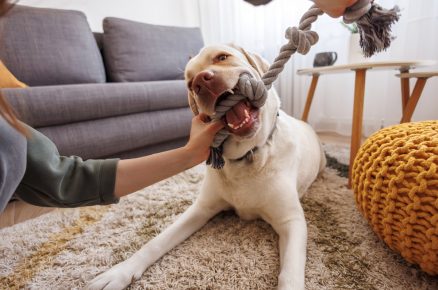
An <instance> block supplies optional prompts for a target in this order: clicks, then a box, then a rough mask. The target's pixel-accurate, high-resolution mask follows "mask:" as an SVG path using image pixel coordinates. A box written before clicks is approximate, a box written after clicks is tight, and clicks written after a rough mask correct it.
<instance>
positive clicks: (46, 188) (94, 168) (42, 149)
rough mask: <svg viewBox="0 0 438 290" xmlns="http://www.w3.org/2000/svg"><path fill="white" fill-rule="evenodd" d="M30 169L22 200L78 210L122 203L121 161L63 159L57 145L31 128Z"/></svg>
mask: <svg viewBox="0 0 438 290" xmlns="http://www.w3.org/2000/svg"><path fill="white" fill-rule="evenodd" d="M27 128H28V130H29V133H30V137H29V138H28V142H27V166H26V172H25V174H24V177H23V179H22V181H21V183H20V185H19V186H18V188H17V190H16V194H17V195H18V197H19V198H21V199H22V200H24V201H26V202H28V203H31V204H34V205H38V206H50V207H52V206H53V207H78V206H87V205H97V204H111V203H116V202H118V198H116V197H115V196H114V187H115V179H116V170H117V162H118V161H119V159H105V160H86V161H83V160H82V159H81V158H80V157H77V156H70V157H66V156H60V155H59V152H58V149H57V148H56V146H55V144H53V142H52V141H50V140H49V139H48V138H47V137H46V136H44V135H43V134H41V133H40V132H38V131H36V130H35V129H32V128H30V127H27Z"/></svg>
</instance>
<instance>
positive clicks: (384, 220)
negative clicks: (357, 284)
mask: <svg viewBox="0 0 438 290" xmlns="http://www.w3.org/2000/svg"><path fill="white" fill-rule="evenodd" d="M352 174H353V175H352V180H353V181H352V187H353V190H354V195H355V199H356V205H357V207H358V208H359V211H360V212H361V213H362V214H363V215H364V217H365V218H366V219H367V220H368V222H369V223H370V224H371V226H372V228H373V230H374V232H376V233H377V235H378V236H379V237H380V238H382V239H383V240H384V241H385V243H386V244H387V245H388V246H389V247H390V248H391V249H393V250H395V251H397V252H398V253H400V254H401V255H402V257H404V258H405V259H406V260H407V261H409V262H411V263H414V264H418V265H419V266H420V267H421V269H423V271H425V272H427V273H429V274H431V275H436V274H438V121H426V122H416V123H405V124H401V125H396V126H393V127H388V128H385V129H382V130H380V131H378V132H377V133H375V134H373V135H372V136H371V137H370V138H368V140H366V142H365V143H364V144H363V145H362V147H361V148H360V150H359V152H358V154H357V157H356V159H355V161H354V165H353V171H352Z"/></svg>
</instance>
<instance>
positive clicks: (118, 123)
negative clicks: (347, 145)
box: [38, 107, 193, 159]
mask: <svg viewBox="0 0 438 290" xmlns="http://www.w3.org/2000/svg"><path fill="white" fill-rule="evenodd" d="M192 116H193V115H192V112H191V110H190V109H189V108H188V107H185V108H180V109H173V110H163V111H154V112H144V113H138V114H131V115H124V116H118V117H111V118H106V119H99V120H93V121H85V122H79V123H72V124H66V125H62V126H51V127H44V128H38V130H39V131H40V132H42V133H43V134H44V135H46V136H47V137H48V138H50V140H52V141H53V142H54V143H55V144H56V146H57V147H58V150H59V152H60V153H61V155H66V156H70V155H77V156H80V157H82V158H83V159H89V158H104V157H108V156H117V155H118V153H120V152H126V151H132V150H135V149H139V148H144V147H146V146H150V145H154V144H160V143H164V142H167V141H172V140H175V139H180V138H184V137H187V136H189V134H190V125H191V119H192Z"/></svg>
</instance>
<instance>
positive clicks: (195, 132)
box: [115, 115, 223, 197]
mask: <svg viewBox="0 0 438 290" xmlns="http://www.w3.org/2000/svg"><path fill="white" fill-rule="evenodd" d="M205 118H206V117H205V116H204V115H198V116H196V117H194V118H193V120H192V129H191V132H190V140H189V142H188V143H187V145H186V146H184V147H181V148H178V149H174V150H169V151H165V152H161V153H157V154H153V155H149V156H145V157H140V158H134V159H126V160H120V161H119V163H118V166H117V173H116V185H115V196H116V197H122V196H124V195H127V194H129V193H132V192H135V191H137V190H139V189H142V188H144V187H147V186H149V185H151V184H154V183H156V182H158V181H160V180H163V179H166V178H168V177H170V176H173V175H175V174H177V173H179V172H182V171H184V170H186V169H188V168H190V167H193V166H195V165H197V164H199V163H201V162H203V161H204V160H206V159H207V158H208V154H209V153H210V149H209V146H210V144H211V143H212V141H213V138H214V136H215V135H216V133H217V132H218V131H219V130H220V129H221V128H222V127H223V124H222V123H221V122H214V123H209V124H207V123H204V121H205Z"/></svg>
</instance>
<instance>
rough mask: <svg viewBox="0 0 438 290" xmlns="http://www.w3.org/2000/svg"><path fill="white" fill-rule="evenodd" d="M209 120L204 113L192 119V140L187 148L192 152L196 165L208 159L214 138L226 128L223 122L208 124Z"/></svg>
mask: <svg viewBox="0 0 438 290" xmlns="http://www.w3.org/2000/svg"><path fill="white" fill-rule="evenodd" d="M208 119H209V118H208V116H207V115H205V114H202V113H201V114H199V115H197V116H195V117H193V119H192V129H191V130H190V139H189V142H188V143H187V145H186V146H185V148H186V149H187V150H188V151H189V152H190V155H191V157H192V158H194V161H195V163H201V162H202V161H204V160H206V159H207V158H208V155H209V154H210V145H211V143H212V142H213V139H214V136H215V135H216V133H217V132H218V131H219V130H220V129H222V128H223V127H224V124H223V123H222V122H221V121H214V122H210V123H207V122H208V121H209V120H208Z"/></svg>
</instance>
